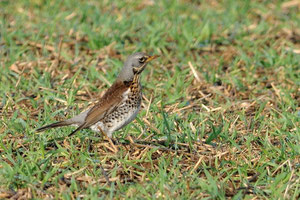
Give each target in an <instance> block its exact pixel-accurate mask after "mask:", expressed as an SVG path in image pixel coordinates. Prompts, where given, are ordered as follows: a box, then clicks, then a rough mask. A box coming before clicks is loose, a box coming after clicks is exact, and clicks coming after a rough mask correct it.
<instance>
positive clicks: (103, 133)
mask: <svg viewBox="0 0 300 200" xmlns="http://www.w3.org/2000/svg"><path fill="white" fill-rule="evenodd" d="M97 128H98V130H99V131H100V132H101V134H102V135H103V136H104V137H106V138H107V140H108V142H109V143H110V145H111V146H112V147H113V149H114V151H115V153H116V152H118V148H117V147H116V146H115V145H114V143H113V141H112V140H111V139H110V138H109V137H108V136H107V134H106V133H105V132H104V131H103V130H102V128H101V127H100V126H98V127H97Z"/></svg>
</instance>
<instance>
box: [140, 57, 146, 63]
mask: <svg viewBox="0 0 300 200" xmlns="http://www.w3.org/2000/svg"><path fill="white" fill-rule="evenodd" d="M146 60H147V58H146V57H141V58H140V59H139V62H140V63H144V62H145V61H146Z"/></svg>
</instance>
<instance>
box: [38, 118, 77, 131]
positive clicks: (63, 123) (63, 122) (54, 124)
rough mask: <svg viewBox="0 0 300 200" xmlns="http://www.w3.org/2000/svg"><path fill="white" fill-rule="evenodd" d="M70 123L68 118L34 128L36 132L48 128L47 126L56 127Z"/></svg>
mask: <svg viewBox="0 0 300 200" xmlns="http://www.w3.org/2000/svg"><path fill="white" fill-rule="evenodd" d="M71 124H73V123H72V122H70V121H69V120H66V121H60V122H55V123H53V124H49V125H46V126H43V127H41V128H38V129H36V131H37V132H41V131H44V130H46V129H49V128H56V127H61V126H68V125H71Z"/></svg>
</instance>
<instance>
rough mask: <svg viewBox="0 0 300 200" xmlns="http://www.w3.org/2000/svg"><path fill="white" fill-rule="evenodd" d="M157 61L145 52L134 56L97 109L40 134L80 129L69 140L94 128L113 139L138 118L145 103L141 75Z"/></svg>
mask: <svg viewBox="0 0 300 200" xmlns="http://www.w3.org/2000/svg"><path fill="white" fill-rule="evenodd" d="M157 57H158V56H157V55H155V56H149V55H147V54H145V53H141V52H138V53H134V54H132V55H130V56H129V57H128V58H127V60H126V62H125V63H124V66H123V68H122V70H121V72H120V74H119V76H118V77H117V79H116V81H115V82H114V83H113V85H112V86H111V87H110V88H109V89H108V90H107V91H106V93H105V94H104V95H103V96H102V97H101V98H100V99H99V101H98V102H97V103H96V104H95V105H94V106H93V107H91V108H89V109H87V110H85V111H83V112H82V113H80V114H79V115H76V116H74V117H72V118H70V119H67V120H64V121H59V122H56V123H53V124H50V125H47V126H44V127H41V128H39V129H37V131H38V132H40V131H43V130H45V129H49V128H56V127H61V126H69V125H73V126H77V128H76V129H75V130H74V131H73V132H71V134H69V136H71V135H73V134H74V133H76V132H77V131H79V130H82V129H85V128H90V129H92V130H93V131H96V132H100V133H102V134H105V135H107V136H108V137H109V138H111V137H112V134H113V132H115V131H117V130H119V129H121V128H123V127H124V126H126V125H127V124H128V123H130V122H131V121H132V120H134V119H135V117H136V116H137V114H138V112H139V110H140V108H141V100H142V88H141V84H140V76H141V73H142V71H143V70H144V69H145V67H146V65H147V63H148V62H149V61H151V60H153V59H155V58H157Z"/></svg>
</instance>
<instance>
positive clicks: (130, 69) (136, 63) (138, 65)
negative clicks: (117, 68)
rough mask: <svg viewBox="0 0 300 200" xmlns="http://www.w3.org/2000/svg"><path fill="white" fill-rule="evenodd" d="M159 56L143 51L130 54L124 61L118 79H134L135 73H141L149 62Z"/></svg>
mask: <svg viewBox="0 0 300 200" xmlns="http://www.w3.org/2000/svg"><path fill="white" fill-rule="evenodd" d="M157 57H158V56H157V55H154V56H149V55H148V54H146V53H143V52H137V53H134V54H132V55H130V56H129V57H128V58H127V60H126V61H125V63H124V66H123V68H122V70H121V72H120V74H119V76H118V80H120V81H132V80H133V77H134V75H139V74H141V73H142V71H144V69H145V67H146V65H147V63H148V62H150V61H151V60H153V59H155V58H157Z"/></svg>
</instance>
